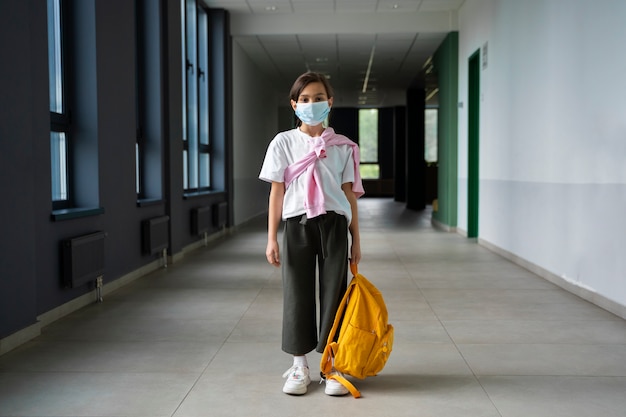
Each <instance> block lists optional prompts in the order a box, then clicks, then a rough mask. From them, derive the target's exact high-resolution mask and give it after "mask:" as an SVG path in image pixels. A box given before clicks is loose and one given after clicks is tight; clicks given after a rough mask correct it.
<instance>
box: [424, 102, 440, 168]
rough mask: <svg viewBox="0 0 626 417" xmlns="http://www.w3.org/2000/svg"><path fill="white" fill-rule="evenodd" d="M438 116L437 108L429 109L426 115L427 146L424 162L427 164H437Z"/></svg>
mask: <svg viewBox="0 0 626 417" xmlns="http://www.w3.org/2000/svg"><path fill="white" fill-rule="evenodd" d="M437 116H438V110H437V109H436V108H430V109H429V108H427V109H426V110H425V115H424V124H425V136H426V137H425V146H424V160H425V161H426V163H427V164H436V163H437V123H438V122H437Z"/></svg>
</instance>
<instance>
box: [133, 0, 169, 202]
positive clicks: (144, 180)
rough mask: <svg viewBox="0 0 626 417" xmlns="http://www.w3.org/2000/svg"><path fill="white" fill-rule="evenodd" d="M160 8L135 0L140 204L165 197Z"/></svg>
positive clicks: (136, 149)
mask: <svg viewBox="0 0 626 417" xmlns="http://www.w3.org/2000/svg"><path fill="white" fill-rule="evenodd" d="M160 25H161V12H160V8H158V7H157V8H155V7H154V3H153V2H152V1H151V0H135V28H136V33H135V51H136V56H135V62H136V65H135V71H136V73H135V89H136V94H135V97H136V102H135V115H136V131H137V134H136V143H135V189H136V192H137V204H139V205H140V206H141V205H145V204H153V203H155V202H159V201H161V200H162V199H163V173H162V172H163V170H162V166H163V146H162V143H163V130H162V120H163V115H162V112H163V109H162V102H163V91H162V64H161V61H162V51H161V26H160Z"/></svg>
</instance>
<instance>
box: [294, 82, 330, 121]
mask: <svg viewBox="0 0 626 417" xmlns="http://www.w3.org/2000/svg"><path fill="white" fill-rule="evenodd" d="M311 83H322V84H323V85H324V89H325V90H326V95H327V96H328V98H331V97H333V96H334V95H335V93H334V91H333V87H332V86H331V85H330V82H329V81H328V79H327V78H326V76H325V75H324V74H321V73H319V72H312V71H309V72H305V73H304V74H302V75H301V76H299V77H298V78H296V81H294V83H293V85H292V86H291V90H290V91H289V98H290V99H291V100H293V101H296V102H297V101H298V97H300V94H301V93H302V90H304V89H305V87H306V86H307V85H309V84H311ZM301 124H302V121H301V120H300V119H298V117H296V126H300V125H301Z"/></svg>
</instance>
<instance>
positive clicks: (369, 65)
mask: <svg viewBox="0 0 626 417" xmlns="http://www.w3.org/2000/svg"><path fill="white" fill-rule="evenodd" d="M374 52H376V41H374V45H372V52H371V53H370V61H369V63H368V64H367V71H365V80H363V89H362V90H361V92H362V93H364V92H366V91H367V83H368V81H369V79H370V72H371V71H372V63H373V62H374Z"/></svg>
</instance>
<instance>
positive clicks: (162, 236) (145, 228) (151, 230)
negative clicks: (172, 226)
mask: <svg viewBox="0 0 626 417" xmlns="http://www.w3.org/2000/svg"><path fill="white" fill-rule="evenodd" d="M169 223H170V216H160V217H154V218H152V219H147V220H144V221H143V222H141V245H142V249H143V252H144V253H145V254H149V255H154V254H155V253H159V252H161V251H163V250H164V249H167V247H168V246H169V237H170V233H169Z"/></svg>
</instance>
